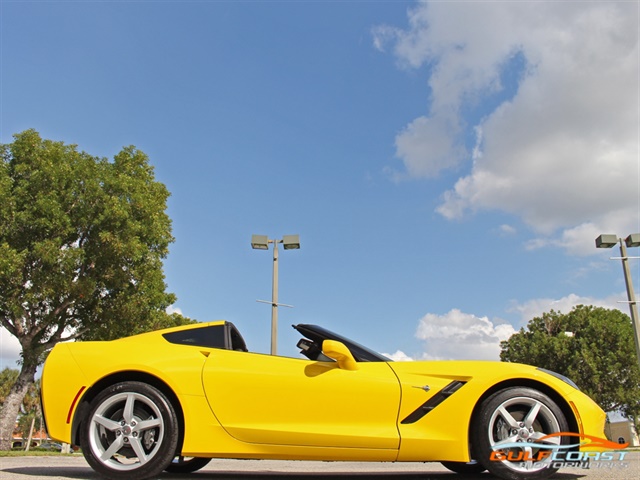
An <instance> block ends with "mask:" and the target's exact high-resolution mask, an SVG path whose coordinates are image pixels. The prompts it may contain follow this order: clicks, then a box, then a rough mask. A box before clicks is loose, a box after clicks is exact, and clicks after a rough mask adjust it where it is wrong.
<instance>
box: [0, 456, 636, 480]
mask: <svg viewBox="0 0 640 480" xmlns="http://www.w3.org/2000/svg"><path fill="white" fill-rule="evenodd" d="M0 478H1V479H2V480H38V479H39V480H42V479H47V480H58V479H60V480H62V479H74V480H93V479H96V480H97V479H99V478H100V477H99V476H98V475H97V474H96V473H95V472H93V470H91V468H90V467H89V465H87V463H86V462H85V460H84V458H83V457H82V455H78V454H76V455H73V456H60V455H57V456H46V457H0ZM279 478H282V479H286V480H337V479H339V478H355V479H358V480H365V479H366V480H390V479H394V480H396V479H397V480H417V479H422V480H427V479H428V480H454V479H455V478H461V479H462V478H464V479H471V480H473V479H476V480H488V479H491V478H495V477H493V476H492V475H489V474H488V473H483V474H481V475H474V476H464V477H463V476H460V475H457V474H455V473H451V472H449V471H448V470H446V469H445V468H444V467H443V466H441V465H440V464H439V463H361V462H290V461H275V460H214V461H212V462H211V463H210V464H209V465H208V466H207V467H205V468H203V469H202V470H200V471H198V472H196V473H191V474H187V475H173V474H163V475H161V476H160V477H159V479H185V480H186V479H193V480H238V479H247V480H252V479H253V480H275V479H279ZM552 478H553V479H554V480H572V479H586V480H592V479H616V480H637V479H638V478H640V452H629V453H628V454H627V455H626V456H625V458H624V462H622V464H611V465H604V464H601V465H598V466H597V468H590V469H588V470H585V469H582V468H564V469H562V470H560V472H558V473H557V474H555V475H554V476H553V477H552Z"/></svg>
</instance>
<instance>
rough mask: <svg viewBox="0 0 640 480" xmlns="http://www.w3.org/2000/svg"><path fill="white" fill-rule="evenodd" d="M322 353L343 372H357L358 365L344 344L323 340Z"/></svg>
mask: <svg viewBox="0 0 640 480" xmlns="http://www.w3.org/2000/svg"><path fill="white" fill-rule="evenodd" d="M322 352H323V353H324V354H325V355H326V356H327V357H329V358H333V359H334V360H335V361H336V362H338V366H339V367H340V368H342V369H343V370H357V369H358V363H357V362H356V359H355V358H353V355H351V352H350V351H349V349H348V348H347V347H346V346H345V344H344V343H341V342H337V341H336V340H325V341H324V342H322Z"/></svg>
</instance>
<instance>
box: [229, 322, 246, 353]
mask: <svg viewBox="0 0 640 480" xmlns="http://www.w3.org/2000/svg"><path fill="white" fill-rule="evenodd" d="M230 330H231V331H230V335H231V350H237V351H239V352H248V351H249V350H247V345H246V343H244V338H242V335H240V332H238V330H236V328H235V327H231V328H230Z"/></svg>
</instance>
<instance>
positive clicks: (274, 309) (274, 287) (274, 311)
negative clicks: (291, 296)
mask: <svg viewBox="0 0 640 480" xmlns="http://www.w3.org/2000/svg"><path fill="white" fill-rule="evenodd" d="M277 351H278V241H277V240H273V276H272V279H271V355H276V354H277Z"/></svg>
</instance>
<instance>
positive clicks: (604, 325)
mask: <svg viewBox="0 0 640 480" xmlns="http://www.w3.org/2000/svg"><path fill="white" fill-rule="evenodd" d="M501 349H502V351H501V353H500V358H501V360H503V361H506V362H520V363H528V364H530V365H536V366H539V367H543V368H546V369H549V370H552V371H554V372H558V373H561V374H563V375H566V376H567V377H569V378H571V379H572V380H573V381H575V382H576V384H577V385H578V386H579V387H580V389H581V390H582V391H584V392H585V393H587V394H588V395H589V396H590V397H591V398H593V399H594V400H595V401H596V402H597V403H598V404H599V405H600V406H601V407H602V408H603V409H604V410H607V411H613V410H619V411H621V412H622V413H623V414H625V415H626V416H628V417H629V418H631V419H632V420H634V422H635V423H636V428H638V423H637V420H638V415H639V414H640V368H639V367H638V358H637V356H636V350H635V344H634V340H633V326H632V325H631V320H630V319H629V317H628V316H627V315H625V314H624V313H622V312H621V311H619V310H608V309H605V308H601V307H593V306H585V305H579V306H577V307H575V308H574V309H573V310H572V311H571V312H569V313H567V314H562V313H559V312H555V311H553V310H551V311H550V312H548V313H544V314H543V315H542V316H541V317H536V318H534V319H533V320H531V321H530V322H529V323H528V324H527V328H526V329H524V328H521V329H520V331H519V332H518V333H516V334H515V335H513V336H511V338H509V340H506V341H503V342H502V343H501Z"/></svg>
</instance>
